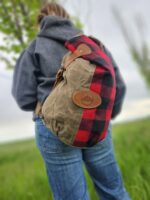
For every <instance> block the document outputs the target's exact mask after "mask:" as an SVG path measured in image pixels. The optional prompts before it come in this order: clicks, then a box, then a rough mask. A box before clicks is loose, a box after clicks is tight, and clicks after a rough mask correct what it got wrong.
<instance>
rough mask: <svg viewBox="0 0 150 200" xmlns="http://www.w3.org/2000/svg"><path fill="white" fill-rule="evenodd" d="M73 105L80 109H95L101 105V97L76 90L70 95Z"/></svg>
mask: <svg viewBox="0 0 150 200" xmlns="http://www.w3.org/2000/svg"><path fill="white" fill-rule="evenodd" d="M72 100H73V102H74V104H76V105H77V106H79V107H81V108H88V109H91V108H96V107H98V106H99V105H101V103H102V99H101V97H100V96H99V95H98V94H97V93H96V92H93V91H91V90H77V91H75V92H74V93H73V95H72Z"/></svg>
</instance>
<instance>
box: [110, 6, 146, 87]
mask: <svg viewBox="0 0 150 200" xmlns="http://www.w3.org/2000/svg"><path fill="white" fill-rule="evenodd" d="M113 14H114V16H115V19H116V20H117V22H118V24H119V27H120V29H121V31H122V33H123V36H124V38H125V41H126V44H127V45H128V48H129V51H130V54H131V56H132V58H133V60H134V61H135V63H136V64H137V67H138V69H139V71H140V72H141V74H142V76H143V77H144V79H145V82H146V84H147V86H148V87H149V88H150V46H148V42H146V41H145V37H144V35H143V32H142V21H141V20H140V18H137V20H136V24H135V25H136V28H137V32H138V35H139V36H140V37H139V39H138V40H137V41H136V40H135V38H134V35H135V34H134V33H133V32H131V29H130V28H129V26H128V27H127V25H126V24H125V22H124V20H123V18H122V16H121V14H120V12H119V11H118V10H117V9H113ZM129 30H130V31H129Z"/></svg>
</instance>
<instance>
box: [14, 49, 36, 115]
mask: <svg viewBox="0 0 150 200" xmlns="http://www.w3.org/2000/svg"><path fill="white" fill-rule="evenodd" d="M35 72H36V62H35V58H34V56H33V55H32V54H31V53H30V52H29V51H28V50H27V49H25V50H24V51H23V52H22V53H21V55H20V57H19V58H18V60H17V62H16V66H15V69H14V74H13V81H12V91H11V92H12V95H13V97H14V98H15V100H16V102H17V104H18V106H19V107H20V108H21V109H22V110H25V111H33V110H34V109H35V106H36V102H37V81H36V76H35Z"/></svg>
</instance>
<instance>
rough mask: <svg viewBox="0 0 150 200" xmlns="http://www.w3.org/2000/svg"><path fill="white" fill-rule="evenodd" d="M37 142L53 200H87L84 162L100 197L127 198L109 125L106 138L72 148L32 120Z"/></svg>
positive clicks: (118, 199) (127, 199)
mask: <svg viewBox="0 0 150 200" xmlns="http://www.w3.org/2000/svg"><path fill="white" fill-rule="evenodd" d="M35 133H36V144H37V147H38V148H39V150H40V152H41V155H42V157H43V159H44V162H45V167H46V172H47V176H48V181H49V185H50V188H51V191H52V193H53V197H54V199H55V200H89V199H90V197H89V193H88V190H87V185H86V180H85V176H84V172H83V161H84V164H85V166H86V169H87V171H88V173H89V175H90V176H91V179H92V181H93V183H94V186H95V189H96V191H97V194H98V196H99V197H100V199H101V200H129V199H130V198H129V196H128V193H127V192H126V190H125V188H124V186H123V181H122V177H121V173H120V171H119V168H118V166H117V164H116V160H115V157H114V151H113V145H112V138H111V125H110V126H109V130H108V134H107V137H106V138H105V139H104V140H102V141H101V142H99V143H97V144H96V145H95V146H93V147H90V148H89V149H80V148H76V147H71V146H68V145H66V144H64V143H63V142H61V141H60V140H59V139H58V138H57V136H55V135H54V134H53V133H51V132H50V131H49V130H48V129H47V128H46V127H45V125H44V124H43V122H42V120H41V119H40V118H39V117H37V118H36V119H35Z"/></svg>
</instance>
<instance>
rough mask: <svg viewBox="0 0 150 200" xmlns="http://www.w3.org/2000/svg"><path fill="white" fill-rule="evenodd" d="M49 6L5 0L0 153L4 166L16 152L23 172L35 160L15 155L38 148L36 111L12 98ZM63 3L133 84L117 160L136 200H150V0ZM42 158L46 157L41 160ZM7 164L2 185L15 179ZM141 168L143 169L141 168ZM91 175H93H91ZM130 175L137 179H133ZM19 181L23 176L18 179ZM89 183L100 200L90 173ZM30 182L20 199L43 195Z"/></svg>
mask: <svg viewBox="0 0 150 200" xmlns="http://www.w3.org/2000/svg"><path fill="white" fill-rule="evenodd" d="M46 2H48V1H44V0H43V1H42V0H41V1H40V0H33V1H29V0H26V1H24V0H16V1H10V0H5V1H3V0H2V1H0V88H1V92H0V144H1V145H0V150H1V152H2V153H1V156H2V158H1V159H0V162H2V161H4V160H5V159H6V158H8V160H9V159H10V156H11V155H10V152H12V153H13V151H14V154H12V157H11V159H10V160H11V161H12V163H13V158H14V161H15V159H17V161H16V165H15V167H17V169H19V168H18V165H19V164H21V165H22V162H24V163H25V162H27V161H29V160H28V159H29V158H27V160H23V161H21V160H19V161H18V159H21V157H18V156H17V157H15V156H14V155H16V154H17V155H19V153H18V152H20V156H21V155H24V154H23V153H24V151H25V150H27V149H26V148H27V147H28V151H29V149H30V148H31V149H32V146H33V144H34V142H33V138H34V122H33V121H32V113H31V112H23V111H21V110H20V109H19V108H18V106H17V105H16V102H15V101H14V99H13V98H12V96H11V84H12V75H13V69H14V66H15V61H16V59H17V58H18V56H19V54H20V52H21V51H22V50H23V49H24V48H25V47H26V46H27V45H28V44H29V42H30V41H32V39H33V38H34V37H35V36H36V34H37V31H38V29H37V25H36V16H37V14H38V11H39V9H40V7H41V6H42V4H44V3H46ZM57 2H58V3H61V4H62V5H63V6H64V7H65V8H66V9H67V10H68V12H69V13H70V14H71V16H72V20H73V22H74V23H75V24H76V26H78V27H81V28H83V29H84V31H85V33H86V34H88V35H94V36H95V37H97V38H98V39H100V40H101V41H102V42H103V43H104V44H105V45H106V47H107V48H108V49H109V50H110V51H111V53H112V55H113V57H114V59H115V61H116V62H117V64H118V66H119V68H120V71H121V74H122V76H123V78H124V80H125V83H126V85H127V93H126V97H125V102H124V105H123V109H122V112H121V113H120V115H118V117H117V118H116V119H115V120H113V124H114V133H113V134H114V136H113V139H114V143H115V146H116V147H115V150H116V156H117V159H118V162H119V165H120V167H121V169H122V171H123V176H124V179H125V184H126V187H127V188H128V191H129V192H130V194H131V196H132V197H133V199H134V200H149V199H150V189H149V182H150V174H149V171H150V169H149V168H150V167H149V163H150V159H149V158H148V151H149V150H150V148H149V147H148V142H149V139H150V136H149V133H150V23H149V18H150V12H149V8H150V1H149V0H138V1H136V0H132V1H130V0H126V1H123V0H120V1H118V0H106V1H101V0H64V1H62V0H60V1H57ZM126 138H127V139H126ZM27 139H28V141H27ZM16 141H18V142H16ZM19 141H20V143H19ZM10 142H11V143H10ZM12 142H13V143H12ZM126 145H127V146H126ZM125 146H126V147H125ZM29 147H30V148H29ZM33 148H34V147H33ZM21 149H23V150H21ZM34 150H35V149H34ZM21 152H22V154H21ZM119 152H120V154H119ZM124 153H125V154H124ZM131 153H132V154H131ZM28 155H30V156H31V152H28ZM125 155H126V156H125ZM131 155H132V156H131ZM32 156H33V157H34V158H37V157H38V156H39V154H38V152H37V155H36V156H37V157H36V156H35V154H34V155H32ZM32 156H31V157H32ZM31 157H30V158H31ZM4 158H5V159H4ZM38 159H40V158H39V157H38V158H37V160H38ZM6 160H7V159H6ZM37 160H36V161H35V163H36V162H37ZM139 160H140V161H139ZM126 162H128V167H129V170H128V171H127V170H126V168H125V167H126ZM148 162H149V163H148ZM2 163H3V162H2ZM17 163H18V165H17ZM39 163H40V164H38V163H36V164H37V165H36V164H35V165H34V164H33V168H34V167H35V166H36V169H37V170H39V171H37V172H39V174H38V176H39V177H38V178H37V175H36V174H35V177H36V178H37V180H38V181H39V182H40V181H41V183H43V189H45V190H46V191H47V193H45V195H47V196H45V198H43V199H52V196H51V193H49V192H48V191H49V190H48V186H47V185H46V183H45V182H46V181H47V179H46V176H45V174H44V172H41V169H40V166H41V167H44V166H43V165H42V161H41V160H40V161H39ZM143 163H145V165H144V164H143ZM0 164H1V163H0ZM6 165H7V166H6ZM1 166H2V170H4V169H3V167H4V166H5V170H4V173H2V174H1V175H0V177H1V179H0V181H1V180H2V178H4V177H5V178H4V180H6V184H7V181H8V180H9V179H7V178H6V175H5V174H6V169H7V170H8V171H9V170H10V165H8V163H7V162H6V163H4V166H3V165H1ZM135 166H136V167H137V166H138V167H137V168H135ZM11 167H12V166H11ZM128 167H127V168H128ZM132 169H134V172H133V171H132ZM131 171H132V172H133V173H134V175H135V176H134V177H132V173H131ZM42 173H43V174H42ZM85 173H86V175H87V172H86V171H85ZM130 173H131V177H132V178H133V179H132V180H131V179H128V176H129V175H130ZM27 174H30V173H29V172H28V173H27ZM18 177H20V176H19V175H18ZM43 177H45V178H43ZM26 178H27V176H26V177H24V179H23V180H22V179H19V178H18V180H20V181H25V180H27V179H26ZM28 178H29V177H28ZM87 179H88V181H89V183H88V187H89V189H90V194H91V197H92V199H93V200H96V198H97V197H96V193H95V192H94V193H93V191H94V189H93V186H91V184H92V183H91V182H90V180H89V179H90V178H89V177H88V175H87ZM13 180H14V179H13V175H12V185H15V184H14V182H13ZM38 181H36V182H38ZM42 181H43V182H42ZM15 182H16V181H15ZM9 184H10V183H9ZM24 184H25V185H24V188H25V189H24V190H23V189H20V191H22V192H17V193H16V196H14V198H15V199H20V198H21V199H34V198H35V197H36V195H37V194H35V193H34V191H33V190H32V186H31V187H30V189H29V188H28V187H27V185H26V183H25V182H24ZM31 185H32V183H31ZM44 186H45V187H44ZM14 187H15V186H14ZM18 187H19V186H18V185H17V183H16V188H15V189H16V191H18ZM39 187H41V184H39ZM11 188H12V187H11ZM30 190H31V191H30ZM8 191H9V190H8ZM8 191H7V192H6V190H5V187H3V188H1V189H0V199H1V200H7V199H9V195H8ZM35 191H36V190H35ZM41 191H42V188H41ZM10 192H11V194H12V196H13V195H15V194H14V192H13V189H10ZM6 193H7V194H6ZM25 193H26V195H25ZM23 194H24V195H23ZM21 195H22V196H21ZM11 199H12V198H11ZM37 199H42V197H41V198H40V196H38V198H37Z"/></svg>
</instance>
